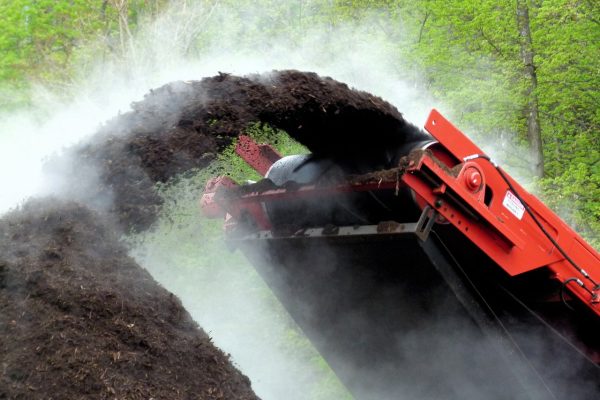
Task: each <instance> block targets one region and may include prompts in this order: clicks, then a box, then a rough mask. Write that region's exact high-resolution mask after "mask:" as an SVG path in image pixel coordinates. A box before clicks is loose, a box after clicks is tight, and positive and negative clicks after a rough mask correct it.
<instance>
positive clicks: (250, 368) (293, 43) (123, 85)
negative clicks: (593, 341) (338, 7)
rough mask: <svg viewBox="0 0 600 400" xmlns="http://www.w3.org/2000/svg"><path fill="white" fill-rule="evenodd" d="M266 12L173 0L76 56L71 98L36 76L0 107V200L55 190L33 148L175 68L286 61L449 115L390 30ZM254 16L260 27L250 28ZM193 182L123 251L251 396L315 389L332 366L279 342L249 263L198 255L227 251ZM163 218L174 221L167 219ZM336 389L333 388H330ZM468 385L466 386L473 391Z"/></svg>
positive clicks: (408, 107)
mask: <svg viewBox="0 0 600 400" xmlns="http://www.w3.org/2000/svg"><path fill="white" fill-rule="evenodd" d="M185 3H186V4H187V2H185ZM306 5H307V9H306V10H305V12H310V7H311V6H312V2H306ZM269 12H270V11H269V10H267V9H262V10H261V9H260V8H254V9H252V10H238V9H236V10H233V9H229V8H227V7H224V6H221V5H220V4H219V3H218V2H215V3H213V4H210V5H207V4H206V3H205V2H196V3H193V4H192V5H189V4H188V5H187V7H186V8H185V9H184V10H182V8H181V4H179V2H175V4H174V5H173V6H172V7H171V8H170V9H168V10H166V11H165V12H164V13H163V14H162V15H160V16H159V17H158V18H157V19H156V20H155V21H152V22H151V23H149V24H147V25H146V26H143V27H142V28H141V29H140V32H139V34H138V35H136V37H135V38H133V42H132V43H131V46H130V48H131V50H130V52H129V53H128V54H126V55H125V58H124V59H123V60H121V61H115V62H108V63H103V64H101V65H97V66H95V67H93V68H90V67H89V66H85V67H82V69H81V72H80V74H81V78H80V79H79V83H78V85H77V89H76V90H75V91H74V97H73V98H74V100H72V101H70V102H67V101H60V100H58V97H57V96H55V95H53V94H52V93H48V92H46V91H45V90H44V89H43V88H37V89H36V90H37V93H38V94H39V96H38V97H37V98H36V99H35V100H36V103H35V107H34V112H33V113H18V114H13V115H10V116H7V115H5V116H2V118H1V119H0V129H1V132H2V134H1V135H0V149H1V152H2V158H1V161H0V181H1V182H3V187H4V191H3V194H2V197H1V198H0V212H3V211H6V210H8V209H9V208H11V207H14V206H15V205H16V204H18V203H19V202H20V201H22V200H23V199H24V198H26V197H28V196H31V195H36V194H48V193H52V194H59V195H60V194H61V193H62V194H63V195H64V192H65V188H64V187H62V186H61V185H62V179H61V177H56V176H48V175H44V173H43V168H42V165H43V162H44V160H45V159H47V158H48V157H50V156H51V155H52V154H54V153H60V152H61V150H62V148H63V147H67V146H70V145H72V144H74V143H76V142H78V141H80V140H85V139H86V138H88V137H89V136H91V134H93V133H94V131H95V130H96V129H97V128H98V126H99V125H100V124H101V123H102V122H103V121H105V120H107V119H108V118H109V117H112V116H114V115H115V114H117V113H119V112H123V111H126V110H127V109H128V107H129V104H130V103H131V102H132V101H134V100H137V99H140V98H141V97H142V95H143V94H144V93H146V92H147V91H148V89H149V88H152V87H157V86H160V85H162V84H163V83H165V82H170V81H174V80H187V79H198V78H199V77H203V76H209V75H214V74H216V73H217V72H218V71H226V72H231V73H235V74H240V75H243V74H248V73H255V72H263V71H269V70H273V69H286V68H295V69H299V70H310V71H315V72H317V73H319V74H321V75H328V76H331V77H333V78H335V79H337V80H340V81H343V82H346V83H348V84H349V85H351V86H353V87H355V88H357V89H361V90H366V91H369V92H371V93H374V94H375V95H378V96H381V97H383V98H384V99H386V100H388V101H390V102H391V103H393V104H394V105H396V106H397V107H398V108H399V109H400V110H401V111H402V112H403V113H404V114H405V117H406V119H407V120H409V121H413V122H415V123H417V124H420V123H421V122H423V121H424V120H425V117H426V115H427V113H428V111H429V110H430V109H431V108H434V107H435V108H438V109H440V110H441V111H442V112H444V113H446V114H450V116H451V114H452V113H451V111H450V110H449V109H448V108H447V107H445V106H444V105H442V104H439V103H438V102H437V101H435V100H434V99H433V98H432V97H431V96H429V95H428V94H427V93H426V92H425V91H423V90H422V87H423V85H421V83H420V81H419V76H418V75H415V74H414V72H411V73H410V74H409V73H405V72H403V71H402V66H401V65H398V64H397V60H395V59H394V60H392V59H390V57H389V56H388V54H387V50H386V49H385V44H386V42H387V41H388V40H389V39H388V38H387V37H386V35H385V33H384V32H382V31H378V30H377V28H376V26H377V24H375V23H372V21H369V20H368V18H367V19H366V20H363V21H361V22H360V23H357V24H344V25H338V26H335V27H332V26H330V25H327V24H323V25H321V26H319V25H316V26H315V25H313V26H300V27H298V29H300V30H301V31H302V32H301V34H295V35H287V34H282V35H273V34H272V33H271V32H268V31H267V29H266V28H267V26H266V25H265V21H267V20H268V14H269ZM215 26H219V35H218V37H215V38H214V39H213V40H212V41H210V42H209V44H208V45H207V46H205V47H204V48H203V49H202V50H195V49H194V43H195V40H197V39H198V37H199V36H202V35H209V34H210V30H211V29H212V28H213V27H215ZM257 27H258V29H261V28H263V29H265V32H258V33H257V32H256V29H257ZM407 62H408V60H407ZM406 70H407V71H408V70H409V68H407V69H406ZM398 76H401V77H403V78H404V79H398V78H397V77H398ZM407 79H408V80H407ZM80 179H88V180H90V182H93V181H94V179H96V177H95V173H94V171H89V173H86V174H85V175H82V176H81V177H80ZM200 188H201V187H200V186H199V184H198V182H196V181H194V180H193V179H192V180H183V181H180V182H179V184H176V185H172V186H170V187H169V189H168V191H167V193H166V195H167V196H170V197H171V198H176V199H177V201H178V203H179V204H180V205H179V206H173V207H172V208H168V207H167V209H166V210H165V213H164V219H163V221H162V224H159V226H158V229H157V231H155V232H153V233H151V234H149V235H147V236H144V237H142V238H139V241H140V242H139V243H140V244H139V245H138V246H137V247H136V248H135V249H134V251H133V253H134V255H135V256H136V258H137V259H138V260H139V261H140V262H141V264H142V265H145V266H146V267H147V268H148V270H149V271H150V272H151V273H152V274H153V276H154V277H155V278H156V279H157V280H158V281H160V282H161V283H162V284H163V285H164V286H165V287H166V288H167V289H168V290H170V291H172V292H174V293H175V294H177V295H178V296H179V297H180V298H181V299H182V302H183V303H184V305H185V306H186V308H187V309H188V310H189V311H190V313H191V314H192V315H193V317H194V318H195V319H196V320H197V321H198V322H199V324H200V325H201V326H203V327H204V328H205V330H206V331H207V332H208V333H209V334H211V336H213V338H214V341H215V343H216V344H217V345H218V346H219V347H221V348H222V349H224V350H225V351H227V352H230V353H231V354H232V357H233V360H234V362H236V363H238V364H239V366H240V368H241V370H242V371H243V372H244V373H245V374H247V375H248V376H249V377H250V379H251V380H252V383H253V387H254V389H255V391H256V393H257V394H258V395H259V396H260V397H261V398H263V399H264V400H270V399H281V398H287V399H290V400H300V399H315V391H317V390H319V388H321V387H323V386H326V385H327V384H329V383H330V382H331V380H334V378H333V377H332V376H331V375H328V376H326V378H323V376H325V375H320V374H324V372H323V370H319V369H315V367H314V365H315V363H316V362H315V360H318V356H317V354H316V353H315V352H314V350H312V351H311V350H307V351H306V352H304V353H303V354H302V356H301V357H300V358H298V357H296V358H294V356H297V355H295V354H289V351H290V350H289V349H288V350H285V343H283V342H285V340H283V339H281V338H282V337H287V338H288V339H289V337H290V336H291V337H292V341H293V340H296V341H301V340H302V339H301V338H299V336H298V333H297V331H294V330H292V329H291V326H292V325H293V324H292V323H291V321H290V320H289V317H286V316H285V313H284V312H283V311H280V312H278V313H272V314H269V315H264V313H266V312H270V311H269V310H272V309H273V307H278V306H277V305H274V304H276V302H275V300H274V299H273V298H272V297H269V298H265V297H264V290H263V289H256V288H257V287H259V285H260V284H261V283H260V280H259V278H258V276H257V275H256V273H255V272H254V271H253V269H252V267H251V266H250V265H249V264H248V263H247V262H246V261H245V260H244V259H243V258H241V257H240V256H239V255H234V256H232V257H229V256H228V257H227V258H226V260H227V261H233V262H235V265H226V264H223V263H222V262H219V260H215V259H214V258H213V259H207V258H206V257H203V251H200V250H198V249H199V248H200V246H206V245H210V246H214V248H213V250H212V252H211V253H210V254H211V255H212V256H215V257H218V255H219V254H220V253H224V252H226V249H225V248H224V247H222V246H221V245H219V244H218V243H217V240H215V237H216V238H217V239H218V238H219V236H218V234H217V232H218V231H217V230H215V228H214V226H211V225H210V224H208V223H207V222H206V221H200V220H199V218H200V217H199V215H198V214H197V212H196V211H194V206H192V205H193V204H194V199H195V198H196V196H197V194H198V193H199V191H200ZM70 195H72V194H70ZM103 201H106V202H109V201H110V199H103ZM178 213H179V214H178ZM173 219H175V220H177V221H178V225H175V224H172V223H170V221H171V220H173ZM215 234H217V236H215ZM219 246H221V247H219ZM190 258H192V259H193V260H194V261H193V262H190ZM178 263H179V264H178ZM190 265H194V267H190ZM173 271H177V274H174V273H173ZM261 313H263V314H261ZM253 321H259V323H258V324H256V323H255V322H253ZM257 325H260V326H257ZM266 332H269V334H268V335H265V333H266ZM417 336H418V332H417V333H413V335H412V336H408V337H407V338H406V339H405V340H404V341H403V342H400V343H399V344H398V345H399V346H406V347H407V349H406V352H407V357H408V358H409V359H414V357H418V354H409V353H411V352H414V349H416V348H418V346H417V347H410V342H411V340H413V341H418V340H417V339H418V338H417ZM467 336H468V335H467ZM273 338H276V339H273ZM274 341H276V342H277V344H276V345H275V346H274V345H273V342H274ZM463 344H465V343H463ZM446 345H450V344H449V343H443V344H442V347H443V346H446ZM282 349H283V350H282ZM307 354H308V355H309V356H307ZM454 372H455V374H456V375H460V373H459V372H457V371H454ZM417 375H418V374H417ZM324 379H325V381H323V380H324ZM415 379H418V376H415ZM410 383H411V382H408V381H407V385H409V384H410ZM413 383H414V382H413ZM411 387H412V388H413V389H414V390H415V391H413V392H409V393H407V398H412V399H417V398H425V397H422V396H423V393H419V392H418V391H417V390H416V389H415V386H414V385H413V386H411ZM340 393H343V390H342V389H339V392H336V395H340ZM478 393H479V392H478V391H477V390H476V388H475V387H473V396H474V398H477V395H478ZM382 395H384V394H382ZM374 396H375V397H374V398H382V399H384V397H377V395H374Z"/></svg>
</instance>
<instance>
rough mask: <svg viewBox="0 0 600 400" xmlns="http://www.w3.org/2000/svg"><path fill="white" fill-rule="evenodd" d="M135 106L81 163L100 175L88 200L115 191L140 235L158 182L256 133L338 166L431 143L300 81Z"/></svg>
mask: <svg viewBox="0 0 600 400" xmlns="http://www.w3.org/2000/svg"><path fill="white" fill-rule="evenodd" d="M132 106H133V111H131V112H128V113H126V114H123V115H120V116H118V117H116V118H115V119H113V120H111V121H109V122H108V123H107V124H106V125H105V126H104V127H102V129H101V130H100V131H99V132H98V134H97V135H96V137H95V138H94V139H93V140H92V141H91V142H89V143H88V144H86V145H84V146H81V147H79V148H78V149H77V150H76V153H77V157H79V158H80V159H82V160H83V161H86V162H90V163H91V164H92V165H94V166H98V167H99V169H100V183H101V184H100V185H97V186H94V188H91V190H90V188H87V189H86V190H85V191H86V192H88V193H94V194H93V196H94V197H97V198H105V197H106V196H107V194H106V192H107V189H108V190H110V191H112V192H113V195H114V204H113V209H112V211H113V212H114V214H116V215H117V216H118V217H119V219H120V220H121V221H122V223H123V225H124V226H125V228H126V229H134V230H144V229H146V228H148V227H149V226H150V225H151V224H152V223H153V222H154V220H155V218H156V214H157V212H158V210H159V209H160V206H161V202H162V200H161V199H160V197H159V196H158V195H157V193H156V190H155V186H154V184H155V183H156V182H166V181H167V180H169V179H171V178H173V177H175V176H177V175H179V174H181V173H185V172H186V171H190V170H193V169H196V168H204V167H206V166H207V165H208V164H209V163H210V162H211V161H213V160H214V158H215V156H216V154H217V153H219V152H220V151H221V150H223V149H224V148H225V147H226V146H228V145H229V144H231V142H232V141H233V140H234V139H235V138H236V137H237V136H238V135H240V134H242V133H244V131H245V130H246V129H247V127H248V125H249V124H252V123H257V122H259V123H265V124H270V125H271V126H273V127H276V128H280V129H283V130H285V131H286V132H288V133H289V134H290V135H291V136H292V137H294V138H295V139H297V140H298V141H300V142H301V143H302V144H304V145H306V146H307V147H308V148H309V150H311V151H312V152H313V153H315V154H318V155H327V156H330V157H334V158H338V159H351V160H356V159H373V158H378V157H381V156H382V154H383V153H385V152H386V151H388V150H389V149H393V148H394V147H398V146H400V145H402V144H403V143H405V142H407V141H415V140H423V139H424V138H427V136H426V135H425V134H424V133H422V132H421V131H420V130H419V129H417V128H416V127H415V126H413V125H411V124H409V123H407V122H406V121H405V120H404V119H403V118H402V115H401V114H400V112H398V110H397V109H396V108H395V107H393V106H392V105H390V104H389V103H387V102H385V101H383V100H382V99H380V98H378V97H376V96H373V95H371V94H369V93H366V92H360V91H356V90H353V89H351V88H349V87H348V86H347V85H345V84H343V83H340V82H337V81H335V80H333V79H331V78H322V77H320V76H318V75H317V74H315V73H306V72H298V71H274V72H272V73H269V74H265V75H252V76H248V77H238V76H233V75H228V74H220V75H217V76H214V77H210V78H204V79H202V80H200V81H190V82H173V83H170V84H168V85H165V86H163V87H161V88H158V89H155V90H153V91H151V92H150V93H148V94H147V95H146V96H145V98H144V99H143V100H142V101H140V102H137V103H134V104H133V105H132ZM76 165H77V167H78V168H81V165H82V163H81V162H77V163H76ZM72 175H77V174H75V173H73V174H72ZM79 183H80V182H79ZM94 191H95V192H94Z"/></svg>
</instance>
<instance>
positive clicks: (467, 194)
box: [201, 110, 600, 399]
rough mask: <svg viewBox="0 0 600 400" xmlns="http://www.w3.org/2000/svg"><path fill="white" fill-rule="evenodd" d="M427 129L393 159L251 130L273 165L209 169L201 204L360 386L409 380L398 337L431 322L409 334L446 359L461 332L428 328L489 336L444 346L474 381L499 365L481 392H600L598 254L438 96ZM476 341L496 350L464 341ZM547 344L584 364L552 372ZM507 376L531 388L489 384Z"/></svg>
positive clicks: (253, 160) (253, 149) (256, 156)
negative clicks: (305, 151)
mask: <svg viewBox="0 0 600 400" xmlns="http://www.w3.org/2000/svg"><path fill="white" fill-rule="evenodd" d="M425 129H426V130H427V131H428V132H429V133H430V134H431V135H432V137H433V138H430V137H424V138H423V140H420V141H417V142H413V143H409V144H406V145H405V146H403V147H402V148H400V149H394V151H393V152H394V153H395V154H393V156H392V157H390V158H389V159H388V160H386V163H373V162H370V163H362V162H352V161H348V160H333V159H327V158H323V157H314V156H311V155H305V156H291V157H284V158H281V157H280V156H279V155H278V154H277V153H276V152H275V151H274V150H273V149H272V148H271V147H269V146H266V145H257V144H255V143H254V142H253V141H252V140H250V139H249V138H247V137H242V138H241V139H240V141H239V144H238V148H237V152H238V154H239V155H240V156H241V157H242V158H244V160H245V161H246V162H248V163H249V164H250V165H251V166H252V167H254V168H255V169H256V170H257V171H258V172H259V173H260V174H261V175H263V176H265V179H264V180H262V181H260V182H258V183H254V184H249V185H242V186H238V185H237V184H236V183H235V182H233V181H231V180H230V179H228V178H223V177H221V178H215V179H213V180H211V181H210V182H209V183H208V184H207V187H206V189H205V193H204V195H203V197H202V200H201V202H202V207H203V210H204V211H205V213H206V214H207V215H208V216H210V217H222V216H225V217H226V232H227V237H228V240H230V241H231V242H232V243H235V244H237V245H238V246H239V247H240V248H241V249H242V251H244V253H245V254H246V255H247V256H248V257H249V258H250V259H251V260H252V261H253V262H254V264H255V265H256V267H257V270H258V271H259V272H260V273H261V274H262V276H263V278H264V279H265V280H266V281H267V283H269V284H270V285H271V287H272V288H273V290H274V292H275V293H276V294H277V295H278V297H279V298H280V299H281V301H282V303H283V304H284V305H285V306H286V308H287V309H288V311H289V312H290V314H291V315H292V317H293V318H294V319H295V320H296V321H297V322H298V324H299V325H300V326H301V327H302V328H303V329H304V331H305V332H306V333H307V335H308V336H309V338H311V340H312V341H313V343H315V346H316V347H317V348H318V349H319V350H320V351H321V353H322V354H323V356H324V357H325V358H326V359H327V360H328V362H329V363H330V365H331V366H332V368H333V369H334V371H336V373H337V374H338V375H339V376H340V378H341V380H342V381H343V382H344V383H345V384H346V385H347V386H348V388H349V389H350V390H351V391H352V393H353V394H354V395H355V396H356V398H359V399H371V398H373V399H375V398H378V399H379V398H387V397H386V396H388V397H390V398H398V397H397V396H399V395H401V394H402V393H404V395H406V387H407V382H406V381H405V380H403V379H400V378H399V377H401V376H405V377H410V376H411V373H412V372H411V369H410V367H407V366H406V363H403V362H402V360H405V359H406V354H407V351H406V348H405V346H403V345H399V344H398V343H404V342H403V338H406V337H407V336H411V335H413V334H414V333H415V332H421V333H422V332H427V334H429V333H431V332H435V333H436V335H434V336H432V338H435V339H431V338H430V339H428V343H427V344H425V343H421V342H419V340H417V342H418V343H420V344H418V345H416V347H417V348H421V347H422V349H421V354H423V355H424V357H428V356H429V357H432V358H433V359H432V360H431V362H435V363H438V362H440V360H439V359H438V358H439V357H438V355H439V354H440V353H443V354H445V353H446V352H447V351H448V347H453V346H448V345H447V343H446V344H445V345H443V346H442V345H439V346H441V347H439V348H436V347H435V346H433V347H434V348H435V350H430V347H431V346H429V343H430V342H436V341H437V340H438V338H439V336H443V337H446V338H451V337H454V336H453V335H454V334H455V333H454V332H451V331H450V329H449V327H450V326H461V327H462V326H470V327H472V328H469V332H471V331H478V332H482V333H483V335H482V336H483V337H485V338H486V339H485V343H477V344H475V343H473V341H470V342H469V343H468V344H464V343H462V344H461V343H458V342H460V340H458V339H456V340H454V341H453V343H456V347H457V349H456V352H457V353H458V354H454V353H453V354H452V357H451V358H452V359H455V357H462V358H461V360H463V361H462V362H463V363H466V364H468V365H471V366H472V367H473V368H467V369H468V370H469V372H468V373H465V372H464V371H462V372H461V377H463V378H464V379H466V380H468V381H473V382H479V381H478V379H479V378H480V375H478V374H479V373H481V371H488V372H489V375H487V376H488V377H489V376H490V375H491V376H493V377H494V378H493V379H492V380H493V381H494V382H496V383H498V385H492V386H493V387H490V388H488V389H486V390H488V391H485V390H484V391H482V392H481V395H482V396H484V397H483V398H524V399H525V398H565V396H569V398H572V397H571V395H572V394H573V385H577V387H578V389H580V388H581V387H582V386H583V387H585V389H586V390H587V392H585V393H595V392H596V391H598V392H596V393H600V386H598V385H599V382H600V373H599V370H600V367H599V366H600V255H599V254H598V252H596V251H595V250H594V249H593V248H592V247H591V246H590V245H589V244H587V243H586V242H585V241H584V240H583V239H582V238H581V237H580V236H579V235H578V234H577V233H576V232H574V231H573V230H572V229H571V228H570V227H569V226H567V225H566V224H565V223H564V222H563V221H562V220H561V219H560V218H559V217H558V216H557V215H556V214H554V213H553V212H552V211H551V210H550V209H548V208H547V207H546V206H545V205H544V204H543V203H542V202H541V201H540V200H538V199H537V198H536V197H535V196H533V195H531V194H530V193H528V192H527V191H526V190H525V189H523V188H522V187H521V186H520V185H519V184H518V183H517V182H516V181H515V180H514V179H512V178H511V177H510V176H509V175H508V174H507V173H506V172H504V171H503V170H502V169H501V168H500V167H499V166H497V165H496V164H495V163H494V162H493V161H492V160H490V159H489V158H488V157H487V156H485V155H484V153H483V151H482V150H481V149H479V148H478V147H477V146H476V145H475V144H474V143H473V142H471V141H470V140H469V139H468V138H467V137H466V136H465V135H464V134H462V133H461V132H460V131H459V130H458V129H457V128H456V127H454V126H453V125H452V124H451V123H450V122H449V121H447V120H446V119H445V118H444V117H443V116H442V115H441V114H440V113H438V112H437V111H436V110H433V111H432V112H431V114H430V116H429V118H428V120H427V123H426V124H425ZM433 139H435V140H433ZM382 165H383V168H382ZM258 248H260V251H257V249H258ZM459 314H460V315H462V316H461V317H460V318H463V319H460V318H459V317H456V316H457V315H459ZM449 315H452V317H451V318H450V317H448V316H449ZM432 320H433V321H432ZM459 320H460V323H457V321H459ZM455 324H458V325H455ZM427 334H425V335H424V336H427ZM423 340H424V339H423ZM532 343H535V344H532ZM540 343H541V344H540ZM471 345H473V346H474V347H473V348H475V347H478V346H479V347H478V348H480V350H478V351H481V352H483V353H486V354H493V356H490V360H488V361H487V362H484V361H482V360H481V358H482V357H480V356H478V355H477V354H469V355H466V353H470V352H471V350H473V349H469V351H466V348H470V346H471ZM420 346H421V347H420ZM541 348H543V351H542V350H540V349H541ZM490 349H491V350H490ZM430 351H431V353H429V352H430ZM488 351H489V352H488ZM473 353H477V351H475V350H473ZM539 353H544V355H543V356H540V354H539ZM549 354H551V355H552V357H556V358H555V360H554V361H556V362H557V363H562V364H565V363H569V365H572V368H571V367H568V368H567V369H568V371H569V373H568V374H567V375H569V376H571V378H572V375H571V373H573V376H577V379H574V378H572V379H571V381H570V382H571V383H569V382H565V380H561V379H559V378H557V376H555V374H556V370H557V369H556V368H548V363H549ZM552 357H550V358H552ZM444 358H446V357H444ZM410 364H412V365H414V362H409V365H410ZM500 365H502V366H503V367H501V368H500V367H499V366H500ZM453 368H454V364H452V363H450V365H448V366H447V368H446V369H445V372H444V373H445V374H447V375H450V376H452V369H453ZM559 370H560V368H559ZM426 373H431V374H432V375H431V380H432V381H435V384H432V385H431V387H428V388H427V390H425V389H423V390H425V391H424V392H419V393H420V395H421V394H424V395H425V397H424V398H464V397H465V396H466V394H465V393H466V392H461V391H460V390H458V389H456V387H455V384H454V383H453V382H456V380H455V379H454V380H448V381H447V382H446V380H445V379H442V378H441V377H442V376H445V375H443V374H442V375H436V373H435V372H426ZM558 375H559V376H564V375H565V373H564V371H561V373H560V374H558ZM407 379H408V378H407ZM408 380H409V381H410V379H408ZM513 382H517V385H513V386H511V387H518V388H520V389H519V391H518V394H519V396H521V395H522V397H518V396H517V397H515V394H514V393H513V394H511V395H510V396H509V397H502V395H500V393H504V394H506V392H505V391H501V392H496V389H497V386H500V387H503V388H504V390H506V389H505V388H506V387H507V385H508V386H510V385H512V383H513ZM581 382H584V383H581ZM408 385H409V386H410V384H408ZM415 390H416V389H415ZM419 390H421V388H419ZM394 396H396V397H394ZM415 397H416V396H415ZM408 398H412V397H411V396H410V395H409V397H408ZM478 398H482V397H481V396H480V397H478Z"/></svg>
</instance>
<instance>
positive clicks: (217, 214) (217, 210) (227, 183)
mask: <svg viewBox="0 0 600 400" xmlns="http://www.w3.org/2000/svg"><path fill="white" fill-rule="evenodd" d="M234 186H237V183H235V182H234V181H233V179H231V178H229V177H227V176H218V177H216V178H211V179H209V180H208V182H206V185H205V186H204V192H202V197H200V209H201V210H202V213H203V214H204V216H205V217H207V218H223V217H225V215H226V211H225V210H224V209H223V207H222V206H221V205H220V204H219V203H218V202H216V201H215V199H214V198H215V193H217V190H219V188H221V187H234Z"/></svg>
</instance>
